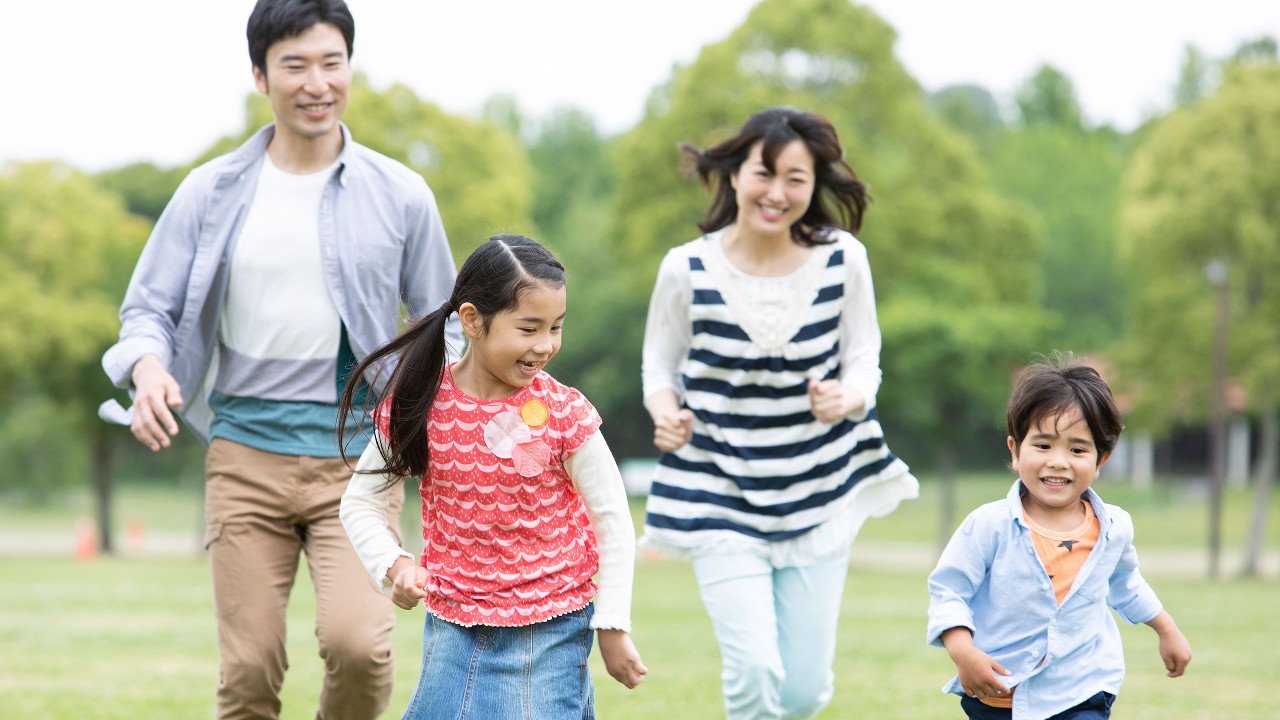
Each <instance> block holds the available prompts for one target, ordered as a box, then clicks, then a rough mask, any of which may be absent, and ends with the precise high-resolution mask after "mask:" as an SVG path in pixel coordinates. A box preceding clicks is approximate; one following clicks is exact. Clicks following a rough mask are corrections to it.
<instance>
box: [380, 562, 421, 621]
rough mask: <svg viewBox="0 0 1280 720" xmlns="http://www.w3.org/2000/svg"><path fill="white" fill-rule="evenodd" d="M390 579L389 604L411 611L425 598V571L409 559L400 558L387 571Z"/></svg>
mask: <svg viewBox="0 0 1280 720" xmlns="http://www.w3.org/2000/svg"><path fill="white" fill-rule="evenodd" d="M387 577H388V578H390V579H391V602H393V603H395V604H396V605H398V606H400V607H402V608H404V609H405V610H412V609H414V608H415V607H417V606H418V605H419V604H420V603H421V602H422V601H423V600H425V599H426V597H427V589H426V588H427V570H426V568H424V567H422V566H421V565H418V564H417V563H415V562H413V561H412V560H410V559H409V558H406V557H401V558H400V559H398V560H396V562H395V564H394V565H392V566H391V568H390V569H389V570H387Z"/></svg>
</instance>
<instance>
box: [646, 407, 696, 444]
mask: <svg viewBox="0 0 1280 720" xmlns="http://www.w3.org/2000/svg"><path fill="white" fill-rule="evenodd" d="M691 439H693V412H692V411H690V410H689V409H687V408H686V409H684V410H677V411H675V412H673V413H670V414H667V415H658V416H655V417H654V418H653V444H654V445H655V446H657V448H658V449H659V450H661V451H662V452H675V451H676V450H679V449H680V448H682V447H684V446H685V444H686V443H688V442H689V441H690V440H691Z"/></svg>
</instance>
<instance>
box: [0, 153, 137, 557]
mask: <svg viewBox="0 0 1280 720" xmlns="http://www.w3.org/2000/svg"><path fill="white" fill-rule="evenodd" d="M146 232H147V224H146V222H145V221H144V220H142V219H141V218H138V217H136V216H133V215H130V214H129V213H128V212H127V211H126V210H125V206H124V203H123V201H122V200H121V199H120V197H119V196H117V195H115V194H113V193H109V192H107V191H105V190H103V189H101V188H100V187H98V186H97V185H96V184H95V183H94V182H93V181H92V180H91V179H90V178H88V177H86V176H85V175H83V174H81V173H79V172H77V171H75V170H73V169H71V168H69V167H67V166H65V165H60V164H51V163H31V164H20V165H13V166H9V167H7V168H6V169H5V170H4V171H3V172H2V173H0V258H3V261H4V265H5V282H4V283H0V314H2V315H3V316H4V318H5V322H4V323H3V325H0V370H3V371H4V374H5V377H8V378H12V379H13V381H12V382H9V383H6V384H5V389H4V391H0V409H4V411H5V414H6V423H5V424H6V425H10V424H11V423H12V421H13V420H14V419H18V420H19V421H20V422H41V423H44V422H46V419H47V418H49V417H56V418H57V422H55V423H52V424H48V425H45V426H44V427H42V428H40V429H41V430H42V431H43V434H42V437H43V438H45V439H46V442H45V443H41V444H42V445H45V446H46V450H47V449H48V448H54V447H55V446H56V451H57V452H56V453H49V452H47V451H46V452H43V453H42V452H41V451H40V450H39V449H38V446H36V448H33V449H31V450H29V451H28V452H26V453H24V454H22V455H11V457H14V458H16V459H17V460H18V461H19V462H20V464H22V466H23V471H22V472H21V473H8V474H5V475H4V477H5V478H9V479H10V480H19V479H20V481H21V484H23V485H24V486H31V487H34V488H36V489H37V492H40V491H43V490H44V489H45V488H48V487H53V486H56V485H59V484H65V483H68V482H73V481H75V479H76V478H75V477H72V476H68V474H67V473H69V472H74V473H76V474H79V473H80V472H83V470H84V468H91V469H92V482H93V485H94V487H95V490H96V494H97V497H98V500H99V503H98V528H99V532H100V534H101V536H102V540H101V545H102V547H103V548H104V549H105V550H110V548H111V542H110V531H111V514H110V513H111V506H110V492H111V488H110V482H111V461H110V452H109V448H110V445H111V443H112V439H113V434H112V433H113V430H112V429H110V428H109V427H108V426H107V425H106V424H104V423H102V422H101V421H100V420H98V419H97V406H98V404H99V403H100V402H101V401H102V400H104V399H106V398H107V397H109V396H110V395H111V394H112V392H113V389H112V388H111V387H110V383H109V382H108V381H107V379H106V377H105V376H104V375H103V373H102V370H101V368H100V366H99V362H100V359H101V357H102V353H103V351H104V350H106V348H107V346H108V345H110V344H111V343H112V342H113V341H114V340H115V337H116V333H117V330H118V328H119V324H118V320H117V319H116V316H117V309H118V307H119V298H120V297H121V295H123V293H124V287H125V284H126V283H127V281H128V277H129V273H130V271H131V268H132V263H133V261H134V259H136V258H137V255H138V252H139V251H140V250H141V248H142V244H143V242H144V241H145V238H146ZM15 389H17V390H16V391H15ZM17 402H21V403H22V406H21V407H16V406H15V403H17ZM11 413H12V414H11ZM42 418H45V419H42ZM9 429H11V430H12V428H9ZM12 437H13V436H10V438H12ZM115 437H118V435H117V436H115ZM69 458H79V460H69Z"/></svg>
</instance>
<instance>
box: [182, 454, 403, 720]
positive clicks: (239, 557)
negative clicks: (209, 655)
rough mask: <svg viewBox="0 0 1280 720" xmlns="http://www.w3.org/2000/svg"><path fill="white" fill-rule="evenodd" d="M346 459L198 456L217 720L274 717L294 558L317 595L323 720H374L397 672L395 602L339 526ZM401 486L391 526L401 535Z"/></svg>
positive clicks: (347, 475) (348, 474) (347, 477)
mask: <svg viewBox="0 0 1280 720" xmlns="http://www.w3.org/2000/svg"><path fill="white" fill-rule="evenodd" d="M351 473H352V471H351V469H350V468H348V467H347V465H346V463H345V462H344V461H343V460H342V459H341V458H314V457H305V456H296V455H277V454H275V453H269V452H263V451H261V450H255V449H253V448H250V447H246V446H244V445H240V444H238V443H234V442H231V441H228V440H224V439H220V438H219V439H215V440H214V441H213V443H212V444H211V445H210V446H209V452H208V455H207V456H206V458H205V482H206V489H205V522H206V528H205V547H206V549H207V550H208V551H209V564H210V566H211V568H212V571H213V598H214V609H215V612H216V613H217V618H218V647H219V650H220V652H221V656H222V660H221V666H220V680H219V682H218V718H219V719H220V720H239V719H240V718H255V719H256V718H278V717H279V716H280V698H279V692H280V686H281V684H282V683H283V682H284V673H285V668H287V667H288V658H287V657H286V654H285V610H286V608H287V607H288V604H289V592H290V591H291V590H292V589H293V581H294V578H295V577H296V575H297V570H298V556H299V553H302V554H305V555H306V558H307V569H308V570H309V572H310V574H311V580H312V583H313V584H314V585H315V590H316V637H317V639H318V640H319V644H320V657H321V658H323V660H324V668H325V673H324V687H323V688H322V689H321V691H320V707H319V710H318V712H317V714H316V718H317V719H318V720H360V719H362V718H370V719H372V718H376V717H378V715H379V714H381V713H382V711H383V710H384V709H386V707H387V704H388V702H389V700H390V695H391V683H392V680H393V677H394V674H395V668H394V665H393V656H392V647H391V637H390V633H391V628H392V627H394V625H395V614H394V611H395V607H394V606H393V605H392V604H391V601H390V600H389V599H387V598H386V597H385V596H383V595H382V594H381V593H380V592H378V591H377V590H376V589H375V588H374V586H373V583H372V581H371V579H370V578H369V575H368V573H366V572H365V570H364V567H363V566H362V565H361V564H360V560H359V558H358V557H357V556H356V553H355V550H354V549H353V548H352V547H351V541H350V540H348V539H347V535H346V532H344V531H343V529H342V523H341V522H340V521H339V520H338V503H339V501H340V500H341V498H342V493H343V491H344V490H345V489H346V487H347V482H348V481H349V480H350V479H351ZM403 503H404V490H403V485H401V486H400V488H399V489H398V490H397V492H395V493H394V497H393V501H392V507H391V513H390V526H391V529H392V531H393V532H395V533H396V535H397V537H399V516H400V507H401V505H402V504H403Z"/></svg>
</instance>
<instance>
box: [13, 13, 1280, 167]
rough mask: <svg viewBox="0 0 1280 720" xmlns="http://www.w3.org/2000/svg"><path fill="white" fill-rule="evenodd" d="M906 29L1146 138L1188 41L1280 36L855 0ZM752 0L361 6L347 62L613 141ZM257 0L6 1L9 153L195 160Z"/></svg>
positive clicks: (237, 72) (378, 76) (913, 57)
mask: <svg viewBox="0 0 1280 720" xmlns="http://www.w3.org/2000/svg"><path fill="white" fill-rule="evenodd" d="M859 1H860V4H863V5H867V6H869V7H871V8H872V9H873V10H874V11H876V12H877V13H878V14H879V15H880V16H881V17H883V18H885V19H886V20H887V21H888V22H889V24H890V25H892V26H893V27H894V28H895V29H896V31H897V33H898V42H897V45H896V48H895V52H896V54H897V56H898V58H899V60H900V61H901V62H902V63H903V65H904V66H905V67H906V68H907V70H908V72H910V73H911V74H912V75H913V76H915V78H916V79H917V80H918V81H919V82H920V84H921V85H922V86H923V87H924V88H925V89H926V90H936V89H939V88H941V87H945V86H947V85H951V84H955V83H976V84H979V85H982V86H983V87H986V88H987V89H988V90H990V91H991V92H992V93H993V94H994V95H995V96H996V98H997V100H998V101H1000V102H1002V103H1004V104H1006V105H1009V104H1011V103H1012V98H1013V96H1014V92H1015V91H1016V89H1017V87H1018V86H1019V85H1020V84H1021V83H1022V82H1023V81H1025V80H1026V79H1027V78H1028V77H1030V76H1031V75H1032V74H1033V73H1034V72H1035V70H1036V69H1037V68H1039V67H1040V66H1041V65H1042V64H1044V63H1049V64H1052V65H1053V66H1055V67H1057V68H1058V69H1059V70H1061V71H1063V72H1064V73H1066V75H1067V76H1068V77H1070V78H1071V80H1072V81H1073V83H1074V85H1075V88H1076V93H1077V96H1078V98H1079V100H1080V103H1081V106H1082V108H1083V110H1084V113H1085V116H1086V120H1087V121H1089V122H1090V123H1093V124H1110V125H1113V126H1115V127H1117V128H1118V129H1120V130H1131V129H1133V128H1134V127H1136V126H1137V125H1138V124H1139V123H1140V122H1142V120H1144V119H1145V118H1147V117H1151V116H1153V115H1156V114H1159V113H1161V112H1162V111H1163V110H1165V109H1167V108H1168V107H1169V105H1170V104H1171V98H1172V94H1173V87H1174V84H1175V82H1176V79H1177V74H1178V69H1179V67H1180V66H1181V64H1182V59H1183V57H1184V52H1185V48H1186V47H1187V46H1188V45H1194V46H1195V47H1196V48H1197V49H1198V50H1199V51H1200V52H1201V53H1202V54H1204V55H1205V56H1207V57H1222V56H1226V55H1229V54H1231V53H1232V52H1233V51H1234V50H1235V49H1236V48H1237V47H1238V46H1239V45H1240V44H1241V43H1242V42H1244V41H1247V40H1253V39H1257V38H1258V37H1261V36H1263V35H1270V36H1272V37H1274V38H1277V39H1280V8H1277V7H1276V6H1275V4H1274V2H1273V1H1272V0H1076V1H1075V2H1071V3H1066V2H1050V1H1048V0H964V1H963V2H958V1H953V0H859ZM756 2H757V0H645V1H644V2H618V1H617V0H461V1H459V0H451V1H449V2H444V1H442V0H348V5H349V6H350V8H351V11H352V14H353V15H354V17H355V20H356V38H355V55H354V57H353V58H352V66H353V67H354V68H355V69H356V70H357V71H361V72H364V73H365V74H366V75H367V76H368V77H369V79H370V80H371V82H372V83H373V84H374V86H375V87H386V86H387V85H390V84H392V83H397V82H399V83H403V84H405V85H408V86H409V87H411V88H412V89H413V90H414V91H415V92H416V93H417V94H418V95H419V96H420V97H422V98H424V99H426V100H429V101H431V102H434V103H436V104H438V105H440V106H441V107H442V108H444V110H446V111H447V112H451V113H457V114H464V115H476V114H478V113H479V111H480V108H481V105H482V104H483V102H484V100H485V99H486V98H488V97H490V96H492V95H494V94H495V93H509V94H512V95H514V96H515V97H516V99H517V101H518V103H519V105H520V108H521V110H522V111H523V112H524V113H525V114H527V115H531V116H533V117H535V118H536V117H538V116H543V115H545V114H546V113H547V112H549V111H550V110H552V109H553V108H555V107H557V106H566V105H571V106H576V107H578V108H581V109H583V110H585V111H587V112H588V113H590V114H591V115H592V116H593V117H594V118H595V119H596V122H597V124H598V126H599V127H600V129H601V130H602V131H603V132H605V133H607V134H613V133H618V132H622V131H625V130H626V129H628V128H629V127H631V126H632V125H634V124H635V123H636V122H637V121H639V119H640V118H641V115H642V113H643V110H644V103H645V100H646V98H647V97H648V94H649V92H650V91H651V90H652V89H653V88H654V87H655V86H657V85H659V84H661V83H663V82H664V81H666V80H667V79H668V78H669V77H670V76H671V72H672V69H673V68H674V67H675V66H677V65H688V64H690V63H692V62H693V61H694V60H695V59H696V58H697V55H698V52H699V50H700V49H701V48H702V47H703V46H704V45H706V44H709V43H712V42H717V41H719V40H722V39H724V38H725V37H727V36H728V35H729V34H730V33H731V32H732V31H733V29H734V28H736V27H737V26H738V25H740V24H741V23H742V22H743V20H745V19H746V17H747V14H748V13H749V12H750V10H751V8H752V7H753V6H754V5H755V4H756ZM252 7H253V0H212V1H210V2H204V3H187V2H180V1H175V0H115V1H114V2H109V3H107V2H101V0H61V1H59V2H42V1H32V0H0V27H3V28H4V29H5V39H4V42H3V43H0V67H4V68H6V70H7V77H6V83H5V93H4V96H3V97H4V100H3V105H4V106H5V112H4V119H3V121H2V122H0V164H3V163H4V162H6V161H25V160H37V159H58V160H62V161H65V162H68V163H70V164H72V165H74V166H76V167H79V168H82V169H85V170H89V171H95V170H100V169H105V168H109V167H115V166H119V165H123V164H126V163H130V162H136V161H144V160H145V161H150V162H154V163H157V164H159V165H177V164H182V163H186V162H189V161H190V160H191V159H192V158H193V157H195V156H196V155H197V154H198V153H200V152H201V151H203V150H204V149H206V148H207V147H208V146H209V145H210V144H212V143H213V142H214V141H215V140H217V139H218V138H219V137H221V136H223V135H226V134H230V133H234V132H236V131H238V130H240V129H241V126H242V124H243V107H244V99H245V96H246V95H248V94H250V93H253V92H255V90H254V86H253V79H252V75H251V72H250V64H249V59H248V53H247V50H246V44H245V37H244V27H245V22H246V21H247V19H248V17H249V12H250V11H251V10H252Z"/></svg>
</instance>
